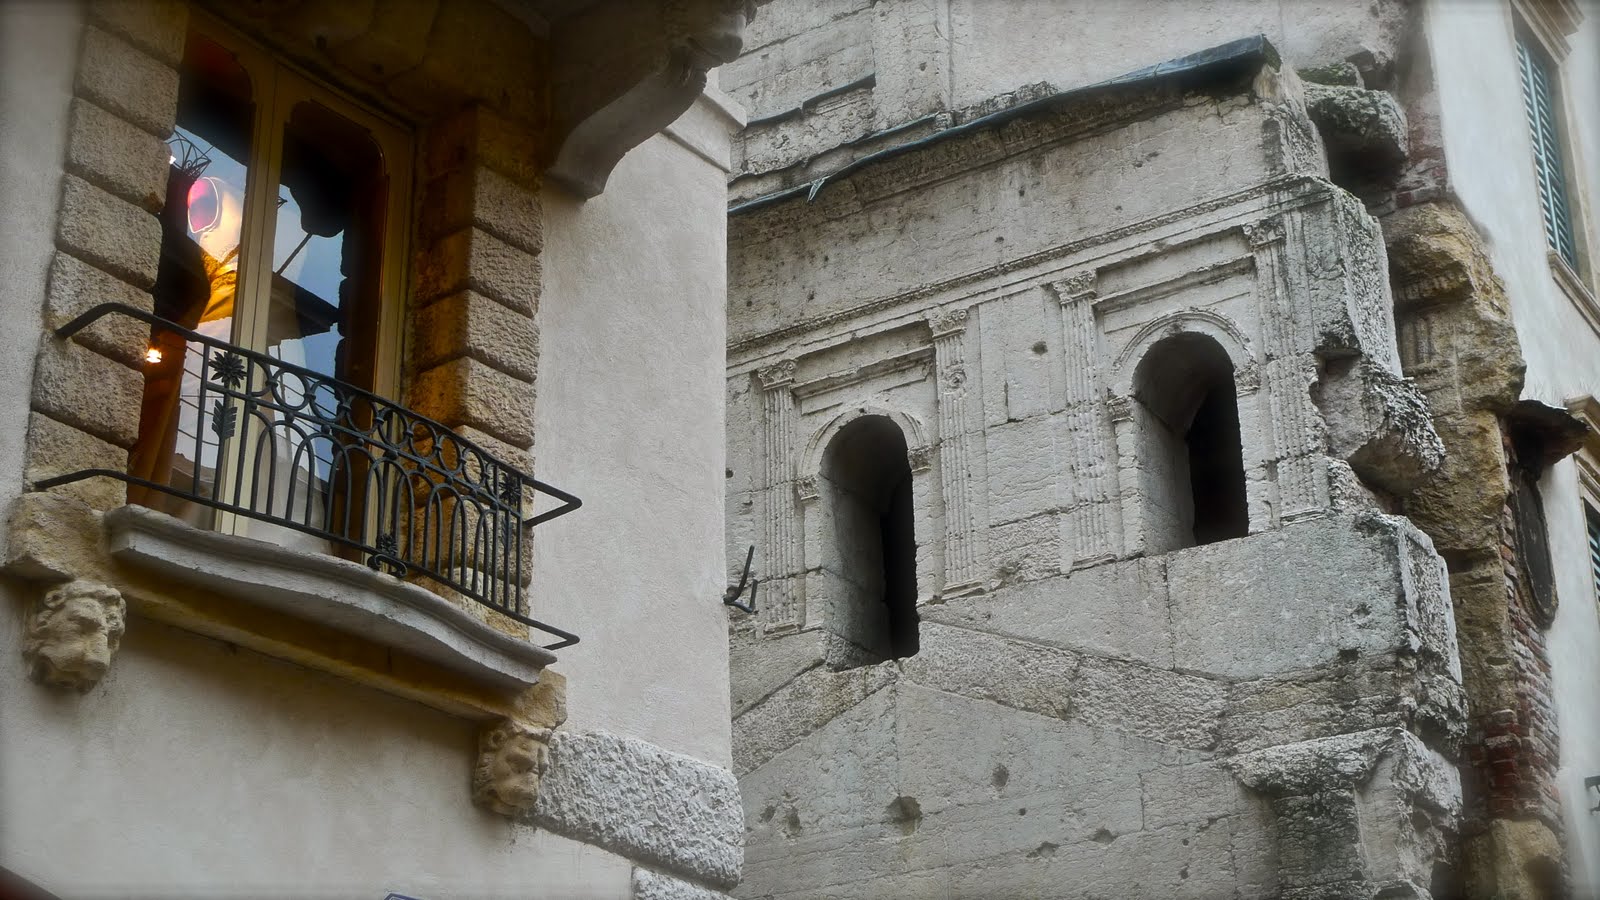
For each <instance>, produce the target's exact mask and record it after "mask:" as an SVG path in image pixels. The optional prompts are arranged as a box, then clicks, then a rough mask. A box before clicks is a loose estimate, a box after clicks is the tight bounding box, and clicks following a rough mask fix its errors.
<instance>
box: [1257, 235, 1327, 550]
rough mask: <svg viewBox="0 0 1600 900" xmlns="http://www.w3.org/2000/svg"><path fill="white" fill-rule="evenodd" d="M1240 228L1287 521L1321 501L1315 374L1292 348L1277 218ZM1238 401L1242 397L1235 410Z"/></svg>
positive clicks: (1296, 322)
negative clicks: (1249, 263)
mask: <svg viewBox="0 0 1600 900" xmlns="http://www.w3.org/2000/svg"><path fill="white" fill-rule="evenodd" d="M1243 231H1244V236H1245V240H1247V241H1248V242H1249V244H1250V249H1251V251H1252V252H1253V253H1254V255H1255V265H1256V291H1257V302H1258V304H1259V306H1260V309H1261V312H1262V318H1263V321H1264V324H1265V328H1264V338H1265V340H1264V341H1263V348H1262V349H1263V351H1264V353H1263V356H1264V362H1263V364H1262V372H1261V380H1262V382H1263V387H1265V389H1266V400H1267V404H1268V417H1269V418H1270V420H1271V422H1272V443H1273V450H1274V453H1275V455H1276V457H1277V473H1278V478H1277V482H1278V509H1279V514H1280V515H1281V517H1282V520H1283V521H1292V520H1293V519H1295V518H1297V517H1299V516H1304V515H1307V514H1311V513H1316V512H1318V511H1320V510H1322V509H1324V508H1325V507H1326V506H1327V485H1326V482H1325V481H1323V482H1322V483H1321V484H1319V481H1321V479H1320V478H1319V471H1318V467H1317V455H1318V454H1319V452H1320V447H1321V435H1320V434H1319V433H1318V432H1317V430H1316V429H1315V427H1314V425H1313V421H1312V418H1311V411H1310V409H1308V407H1309V406H1310V403H1311V400H1310V396H1311V395H1310V387H1311V382H1312V381H1313V380H1314V379H1315V377H1316V373H1315V372H1314V371H1312V370H1310V363H1309V361H1308V360H1306V359H1304V358H1303V357H1302V356H1301V355H1300V353H1299V352H1298V349H1299V347H1300V345H1301V344H1302V343H1303V342H1302V341H1299V340H1297V339H1296V338H1297V335H1296V333H1295V332H1296V330H1297V329H1298V328H1299V327H1300V323H1301V321H1302V319H1303V317H1302V316H1301V315H1300V312H1301V311H1300V310H1299V309H1297V308H1296V306H1297V304H1296V298H1295V295H1294V293H1293V292H1291V291H1290V290H1289V287H1288V285H1287V283H1286V281H1285V279H1284V272H1283V261H1282V255H1283V249H1284V220H1283V217H1282V216H1274V217H1271V218H1268V219H1264V220H1262V221H1260V222H1255V223H1252V224H1249V225H1246V226H1244V228H1243ZM1304 321H1310V320H1309V319H1308V318H1306V319H1304ZM1235 378H1236V379H1237V378H1238V375H1237V374H1236V375H1235ZM1241 393H1244V392H1243V391H1241ZM1242 401H1243V398H1241V414H1242V412H1243V409H1242V407H1243V402H1242ZM1270 524H1272V523H1268V522H1261V523H1257V522H1252V523H1251V527H1252V529H1256V528H1260V527H1266V526H1268V525H1270Z"/></svg>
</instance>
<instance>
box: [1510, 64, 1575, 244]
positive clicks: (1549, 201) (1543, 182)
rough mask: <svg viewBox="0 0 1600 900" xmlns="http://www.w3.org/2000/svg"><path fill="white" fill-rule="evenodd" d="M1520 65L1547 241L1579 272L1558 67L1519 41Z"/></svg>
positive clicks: (1523, 97) (1523, 95)
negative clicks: (1558, 107) (1564, 152)
mask: <svg viewBox="0 0 1600 900" xmlns="http://www.w3.org/2000/svg"><path fill="white" fill-rule="evenodd" d="M1517 63H1518V65H1519V67H1520V68H1521V70H1522V100H1523V103H1524V105H1525V106H1526V107H1527V110H1528V130H1529V132H1531V134H1532V137H1533V165H1534V173H1535V175H1536V176H1537V178H1538V181H1539V202H1540V205H1541V206H1542V207H1543V209H1544V234H1545V239H1546V240H1547V241H1549V243H1550V247H1551V249H1553V250H1555V251H1556V253H1558V254H1560V256H1561V258H1562V259H1563V260H1566V262H1567V265H1569V266H1572V267H1573V268H1577V266H1578V253H1577V249H1576V246H1575V244H1574V243H1573V238H1572V214H1571V212H1570V211H1569V209H1568V205H1567V178H1566V169H1565V168H1563V167H1562V154H1561V131H1560V125H1559V123H1558V122H1557V120H1556V103H1555V67H1554V66H1553V65H1551V63H1550V59H1549V57H1547V56H1545V54H1544V52H1543V51H1542V50H1540V49H1538V48H1536V47H1532V46H1529V44H1528V42H1527V41H1525V40H1520V39H1519V40H1518V41H1517Z"/></svg>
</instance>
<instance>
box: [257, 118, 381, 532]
mask: <svg viewBox="0 0 1600 900" xmlns="http://www.w3.org/2000/svg"><path fill="white" fill-rule="evenodd" d="M282 140H283V167H282V174H281V177H280V179H279V184H278V186H277V191H278V194H277V210H276V219H275V221H274V225H273V229H274V230H273V238H272V255H271V260H272V264H271V272H272V275H271V290H270V294H269V298H268V301H267V304H268V308H267V312H266V330H265V344H264V346H263V348H262V349H264V350H265V351H266V352H267V353H268V354H269V355H271V356H273V357H274V358H276V359H278V360H281V361H283V362H285V363H288V364H290V365H293V366H299V367H303V368H305V369H309V370H311V372H312V373H315V374H311V375H297V374H293V373H286V374H284V375H283V376H282V377H281V378H279V379H277V381H276V382H275V383H274V384H272V385H269V386H268V390H269V392H270V394H271V396H270V397H269V398H267V401H266V403H264V404H263V405H262V406H261V407H260V409H259V411H258V412H257V413H256V415H257V416H258V417H259V419H260V421H261V424H262V425H263V426H264V429H265V432H266V434H265V436H264V438H263V441H262V443H261V444H260V445H259V446H258V448H257V453H258V454H259V457H260V458H259V461H258V462H257V486H256V491H255V502H256V504H257V508H262V504H265V508H267V509H269V510H271V511H272V512H273V514H275V515H280V516H282V517H284V518H289V519H292V520H294V521H298V522H302V523H304V524H307V525H310V526H312V527H316V528H323V529H326V530H328V531H332V532H333V533H335V534H339V535H346V536H349V537H352V538H356V537H359V536H360V535H362V534H363V533H364V520H363V514H362V512H361V494H362V491H361V485H362V483H363V481H364V480H365V478H366V474H367V462H368V460H367V458H366V452H367V450H366V447H365V445H363V443H362V442H361V441H360V439H359V436H360V433H361V432H362V431H363V430H364V429H366V428H367V427H369V426H370V425H371V424H372V423H371V415H372V410H371V409H370V407H369V406H368V405H367V404H366V403H362V402H354V403H352V402H350V401H349V397H348V396H347V395H345V394H343V393H342V392H341V391H340V390H339V389H338V387H337V386H336V385H334V384H332V383H331V382H329V381H328V380H327V379H328V378H333V379H338V380H339V381H341V382H344V383H346V384H352V385H355V386H357V387H361V388H365V389H368V390H370V389H372V387H373V386H374V385H373V374H374V369H375V364H376V356H377V335H378V319H379V311H380V306H381V300H382V296H381V290H382V269H383V262H384V260H383V254H382V251H383V233H384V224H385V215H386V209H385V206H386V201H387V197H388V177H387V175H386V172H385V164H384V159H383V154H382V152H381V151H380V149H379V147H378V144H377V142H376V141H375V140H374V138H373V136H372V135H371V134H370V133H369V132H368V131H367V130H366V129H365V128H362V127H361V126H359V125H357V124H355V123H354V122H351V121H350V120H349V119H347V118H345V117H343V116H341V115H339V114H337V113H335V112H333V111H331V110H329V109H328V108H327V107H325V106H323V105H321V104H318V103H314V102H310V101H306V102H301V103H298V104H296V105H295V106H294V107H293V109H292V110H291V112H290V114H289V119H288V121H287V123H286V124H285V126H284V131H283V135H282ZM318 376H325V377H318ZM257 530H259V529H257V528H256V526H251V531H252V533H254V532H256V531H257ZM296 543H300V541H298V540H297V541H296Z"/></svg>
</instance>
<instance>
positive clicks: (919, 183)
mask: <svg viewBox="0 0 1600 900" xmlns="http://www.w3.org/2000/svg"><path fill="white" fill-rule="evenodd" d="M1252 59H1253V60H1254V68H1253V69H1250V71H1249V74H1247V75H1245V76H1242V77H1240V76H1237V75H1228V76H1223V75H1219V76H1217V77H1218V79H1219V81H1218V82H1217V83H1212V84H1208V85H1206V88H1207V90H1206V92H1205V93H1204V94H1203V95H1202V94H1200V93H1198V92H1197V93H1186V92H1185V90H1184V89H1182V88H1181V87H1177V86H1174V85H1172V84H1170V83H1167V82H1162V81H1161V80H1160V79H1151V80H1150V81H1149V82H1141V83H1139V84H1138V85H1137V86H1130V87H1128V88H1127V89H1126V90H1118V91H1108V92H1106V93H1104V94H1095V93H1088V94H1081V95H1073V96H1066V97H1062V98H1060V99H1059V101H1057V102H1055V103H1054V104H1051V103H1045V102H1041V104H1040V105H1036V106H1035V107H1032V108H1030V110H1029V111H1028V112H1026V113H1023V114H1020V115H1018V116H1017V117H1016V118H1013V119H1010V120H1006V121H1003V122H998V123H996V124H993V125H992V126H989V127H983V128H971V129H959V130H957V131H956V132H954V133H951V134H949V135H946V136H944V137H942V138H940V139H938V140H936V141H932V142H930V143H929V144H928V145H926V146H923V147H919V148H915V149H911V150H908V151H906V152H903V153H901V154H898V155H896V156H894V157H891V158H885V159H882V160H879V161H867V162H863V163H861V164H860V165H858V166H855V167H853V168H850V169H847V170H845V171H843V172H842V173H841V174H840V175H839V176H838V177H837V178H835V179H831V180H829V181H827V182H826V183H824V184H822V185H821V186H820V187H819V188H818V189H817V190H816V191H814V192H813V193H812V194H811V195H806V194H800V195H796V196H794V197H792V198H789V199H777V200H774V201H772V202H770V203H767V204H761V205H757V206H754V207H752V208H750V209H748V210H742V211H737V212H736V213H735V215H734V217H733V219H732V223H733V224H732V226H731V227H732V235H731V243H730V254H731V258H730V272H731V276H730V277H731V284H730V312H729V316H730V340H731V344H730V352H729V363H730V367H729V379H728V390H729V410H730V415H729V451H728V466H729V505H728V518H729V548H728V550H729V563H730V565H736V564H737V563H739V562H742V560H743V557H744V553H743V551H744V548H745V546H747V545H748V544H754V545H755V546H756V548H757V557H756V558H757V560H758V563H757V564H758V566H759V567H760V568H758V574H760V575H761V577H762V578H764V579H766V583H765V584H764V585H763V592H764V593H763V600H762V608H761V610H760V611H758V613H757V614H756V615H755V616H753V617H748V618H744V617H741V618H739V619H737V620H736V622H735V628H734V632H733V637H732V665H733V674H732V691H733V704H734V715H735V720H734V763H735V769H736V771H737V772H738V773H739V774H740V778H741V784H742V786H743V788H744V792H745V814H746V820H747V827H748V829H749V847H748V850H747V867H746V880H745V883H744V884H743V885H742V886H741V888H740V893H741V895H743V896H750V897H762V896H774V897H776V896H794V897H801V896H807V897H810V896H827V897H835V896H837V897H851V896H860V897H894V896H905V897H912V896H920V895H925V894H927V893H929V892H930V891H934V890H935V889H936V888H935V885H937V886H939V888H938V889H943V888H944V886H946V885H950V886H952V887H951V889H952V890H954V891H955V892H956V893H962V894H966V895H972V896H996V897H1001V896H1070V897H1077V896H1100V895H1117V896H1129V897H1137V896H1148V897H1169V896H1197V897H1209V896H1217V895H1219V894H1228V893H1232V892H1237V893H1238V895H1239V896H1311V895H1313V894H1315V892H1317V891H1323V892H1329V893H1333V894H1339V895H1344V894H1350V895H1356V896H1366V895H1369V894H1370V892H1373V891H1376V890H1380V889H1383V890H1401V889H1404V890H1410V891H1413V892H1414V893H1415V894H1416V895H1417V896H1425V895H1427V893H1428V891H1429V890H1431V888H1430V885H1431V883H1432V878H1433V877H1434V874H1435V868H1436V867H1440V868H1441V870H1442V869H1443V868H1447V867H1448V866H1449V865H1450V864H1451V860H1450V850H1449V849H1448V839H1449V835H1450V833H1451V830H1452V828H1453V827H1454V821H1455V816H1456V815H1457V814H1458V812H1459V806H1460V785H1459V779H1458V777H1457V774H1456V770H1455V769H1454V767H1453V765H1452V764H1451V761H1450V760H1451V756H1452V754H1453V753H1454V752H1455V747H1456V744H1457V742H1458V741H1459V739H1460V735H1461V730H1462V722H1463V715H1464V712H1463V705H1462V704H1463V699H1462V694H1461V687H1460V679H1461V673H1460V667H1459V662H1458V659H1457V654H1456V638H1455V621H1454V617H1453V615H1452V613H1451V609H1450V601H1449V592H1448V586H1447V581H1446V577H1445V570H1444V566H1443V563H1442V561H1441V560H1440V558H1439V556H1438V555H1437V554H1436V553H1435V552H1434V550H1433V547H1432V543H1431V542H1430V541H1429V540H1428V539H1427V538H1426V537H1425V536H1423V535H1422V534H1421V533H1420V532H1419V531H1417V530H1416V529H1415V528H1413V527H1412V526H1410V525H1409V523H1406V522H1405V521H1404V520H1402V519H1396V518H1393V517H1389V516H1385V515H1383V514H1382V512H1381V510H1382V508H1383V507H1384V506H1385V505H1386V504H1388V503H1391V502H1392V497H1393V495H1394V492H1397V491H1402V490H1405V489H1407V488H1408V487H1409V486H1411V485H1413V484H1415V483H1417V482H1418V480H1419V479H1423V478H1425V477H1427V475H1428V474H1429V473H1431V472H1433V471H1435V470H1436V469H1437V467H1438V466H1439V464H1440V461H1441V448H1440V444H1439V439H1438V436H1437V435H1436V434H1435V432H1434V430H1433V427H1432V425H1431V424H1430V422H1429V421H1428V418H1427V412H1426V408H1425V406H1424V405H1423V403H1422V401H1421V398H1420V396H1419V395H1418V394H1417V393H1416V390H1415V388H1414V387H1413V386H1412V385H1410V384H1409V383H1408V382H1406V381H1404V380H1403V379H1402V378H1401V377H1400V358H1399V354H1398V352H1397V349H1396V345H1395V339H1394V323H1393V314H1392V311H1391V305H1392V301H1391V298H1390V295H1389V289H1388V284H1387V280H1386V278H1385V269H1386V262H1385V254H1384V250H1383V245H1382V238H1381V235H1380V233H1379V231H1378V229H1377V226H1376V223H1375V222H1374V221H1373V220H1372V219H1371V218H1370V217H1369V216H1368V215H1367V214H1366V212H1365V211H1364V210H1363V209H1362V207H1361V205H1360V204H1359V202H1357V201H1355V200H1354V199H1353V198H1352V197H1350V196H1349V195H1347V194H1345V193H1344V192H1342V191H1340V190H1338V189H1337V188H1333V187H1332V186H1331V185H1329V184H1328V183H1327V182H1326V181H1324V180H1322V178H1321V177H1319V176H1320V175H1321V173H1322V172H1323V170H1322V169H1321V160H1322V155H1321V149H1320V145H1319V144H1318V142H1317V138H1316V137H1315V135H1314V134H1313V133H1312V132H1311V131H1310V128H1309V125H1308V124H1307V123H1306V122H1305V120H1304V118H1303V117H1304V115H1305V113H1304V107H1303V106H1302V105H1301V104H1302V101H1301V99H1300V91H1299V87H1298V85H1297V83H1296V82H1295V80H1294V78H1293V76H1292V75H1287V74H1280V72H1279V70H1278V69H1277V68H1276V67H1275V65H1273V64H1271V63H1269V62H1267V61H1266V58H1265V57H1264V56H1260V57H1252ZM1175 337H1181V338H1184V339H1186V340H1190V341H1202V342H1205V343H1206V345H1207V346H1213V347H1215V348H1217V350H1216V352H1217V353H1220V354H1224V356H1225V361H1224V362H1223V363H1222V365H1223V366H1224V367H1225V368H1227V369H1228V370H1230V371H1231V376H1230V377H1231V385H1232V399H1233V400H1234V401H1235V402H1236V405H1237V409H1238V420H1239V434H1240V438H1239V441H1240V444H1241V450H1242V457H1243V463H1242V467H1243V470H1244V471H1243V476H1244V482H1245V486H1244V492H1245V505H1246V518H1247V520H1248V521H1247V523H1246V524H1245V527H1244V528H1243V530H1242V531H1241V536H1238V537H1235V538H1233V539H1231V540H1223V541H1220V542H1217V543H1210V544H1206V545H1204V546H1197V547H1195V546H1191V547H1187V548H1184V549H1173V548H1174V546H1177V547H1182V546H1183V544H1184V543H1185V542H1187V543H1193V540H1192V538H1190V539H1188V540H1187V541H1185V538H1184V535H1183V534H1182V532H1183V527H1175V526H1174V524H1173V523H1174V521H1176V520H1178V519H1180V518H1181V515H1182V512H1181V509H1180V507H1182V506H1183V505H1184V504H1186V503H1188V502H1189V498H1188V495H1187V491H1186V490H1185V489H1180V488H1177V487H1174V486H1173V485H1172V484H1171V483H1169V482H1168V481H1166V480H1165V476H1164V475H1163V474H1162V473H1163V467H1164V466H1166V465H1167V462H1168V461H1167V460H1165V459H1164V458H1162V457H1161V456H1159V455H1158V454H1157V453H1155V450H1156V449H1157V447H1158V442H1157V441H1155V440H1153V435H1154V434H1155V432H1154V430H1153V429H1154V427H1155V426H1154V424H1153V423H1154V422H1155V421H1156V420H1157V419H1158V418H1159V417H1160V416H1162V415H1166V414H1167V413H1166V412H1164V410H1166V408H1167V407H1166V406H1165V405H1164V404H1166V403H1167V400H1168V398H1166V397H1163V396H1160V395H1159V394H1158V393H1157V388H1156V387H1154V386H1153V385H1156V384H1158V383H1160V382H1159V379H1155V380H1152V379H1149V378H1147V377H1146V375H1144V374H1142V373H1145V372H1146V371H1147V370H1146V369H1144V367H1143V365H1142V364H1143V363H1144V361H1145V360H1146V359H1147V358H1154V359H1157V360H1160V359H1161V357H1160V356H1159V353H1160V352H1162V351H1160V349H1159V348H1161V347H1164V346H1167V344H1165V343H1164V342H1166V341H1168V340H1171V339H1174V338H1175ZM1167 364H1170V365H1173V366H1179V365H1188V363H1185V362H1182V361H1181V360H1179V359H1178V358H1173V359H1172V361H1171V362H1170V363H1167ZM1152 365H1155V366H1157V367H1159V366H1161V365H1163V363H1161V362H1157V363H1152ZM1179 371H1180V372H1182V371H1184V370H1182V369H1179ZM1165 384H1166V385H1167V388H1164V389H1170V390H1172V391H1175V392H1181V391H1183V390H1184V389H1185V387H1184V384H1183V377H1182V376H1181V374H1180V375H1179V376H1178V377H1177V378H1176V380H1175V381H1169V382H1166V383H1165ZM866 416H878V417H882V418H886V419H888V420H890V421H892V422H893V423H895V425H896V426H897V427H899V428H900V430H901V432H902V433H903V434H904V435H905V438H906V445H907V448H908V456H909V461H910V464H911V472H912V475H911V478H912V491H913V496H914V499H915V510H914V517H913V518H914V529H915V533H916V541H917V548H918V549H917V556H916V576H917V585H916V588H917V595H918V607H917V612H918V614H919V616H920V619H921V624H920V629H919V637H920V649H919V650H918V652H917V653H915V654H914V655H908V656H905V657H904V658H901V659H898V660H890V661H885V662H880V663H877V664H875V665H873V664H869V665H854V662H855V661H850V660H843V659H841V657H840V656H839V655H838V654H837V653H836V652H834V648H835V647H836V646H837V645H838V644H839V642H840V641H841V640H842V639H843V640H848V638H849V635H848V634H846V633H844V632H848V631H849V630H850V628H851V627H853V626H852V625H851V624H849V622H848V617H845V616H841V615H840V613H839V612H838V607H839V605H840V604H841V603H848V602H850V601H851V598H849V597H841V596H838V595H837V594H836V592H835V591H834V590H833V587H832V585H833V582H832V581H831V580H830V578H829V575H830V573H829V571H828V569H827V567H828V565H829V563H828V559H829V557H828V554H827V552H826V548H827V547H828V545H829V543H830V542H835V541H840V540H852V539H855V537H854V536H852V535H842V534H841V533H839V532H838V527H839V526H838V525H837V522H836V520H835V518H834V517H833V516H832V515H831V512H830V509H829V507H828V505H827V503H826V502H825V499H826V493H825V492H823V491H820V490H819V484H818V482H819V480H820V478H821V477H822V476H824V475H825V474H826V473H825V471H823V460H824V459H825V455H826V452H827V450H826V448H827V447H828V446H829V445H830V442H831V440H832V438H833V437H834V436H835V435H837V434H838V433H840V431H841V430H842V429H843V428H844V427H846V426H847V425H848V423H850V422H851V421H855V420H857V419H860V418H862V417H866ZM1178 427H1180V428H1181V427H1187V424H1186V421H1185V422H1182V423H1180V424H1179V426H1178ZM842 621H843V622H845V623H846V624H845V625H843V626H841V625H840V623H841V622H842ZM852 665H854V667H851V666H852Z"/></svg>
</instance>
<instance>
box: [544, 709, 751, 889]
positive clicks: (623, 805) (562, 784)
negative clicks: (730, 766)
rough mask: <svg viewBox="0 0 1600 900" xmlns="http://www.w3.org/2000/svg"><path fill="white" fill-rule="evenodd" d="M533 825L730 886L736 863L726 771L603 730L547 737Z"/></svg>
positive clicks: (737, 805)
mask: <svg viewBox="0 0 1600 900" xmlns="http://www.w3.org/2000/svg"><path fill="white" fill-rule="evenodd" d="M534 822H535V824H537V825H538V826H539V827H541V828H547V829H549V830H550V831H553V832H555V833H556V834H559V835H563V836H565V837H570V838H573V839H574V840H578V841H582V842H584V843H587V844H594V845H595V846H598V847H600V848H602V849H605V850H610V851H611V852H613V853H617V854H620V855H622V856H626V857H628V858H629V859H632V860H634V861H635V862H639V863H643V864H645V865H648V866H651V867H653V868H658V869H664V870H666V871H668V872H672V873H674V874H677V875H680V876H683V877H685V878H689V879H692V880H694V881H698V882H703V883H705V884H708V885H711V886H713V887H718V888H730V887H732V886H733V885H735V884H737V883H738V881H739V870H740V868H741V866H742V864H743V859H744V809H743V806H742V805H741V802H740V798H739V783H738V781H737V780H735V779H734V777H733V773H732V772H729V771H728V770H727V769H724V768H721V767H719V766H714V765H711V764H709V763H705V762H701V761H700V760H698V759H695V758H693V757H690V756H685V755H683V754H681V753H673V752H671V751H668V750H663V749H662V748H660V747H657V746H655V745H653V744H648V743H645V742H644V741H640V740H636V739H633V738H625V737H618V736H616V735H611V734H605V733H603V732H590V733H587V734H574V733H571V732H556V733H555V734H553V735H552V736H551V738H550V766H549V769H548V771H547V772H546V773H545V775H544V778H543V780H542V782H541V784H540V787H539V799H538V803H537V806H536V807H535V810H534Z"/></svg>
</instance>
